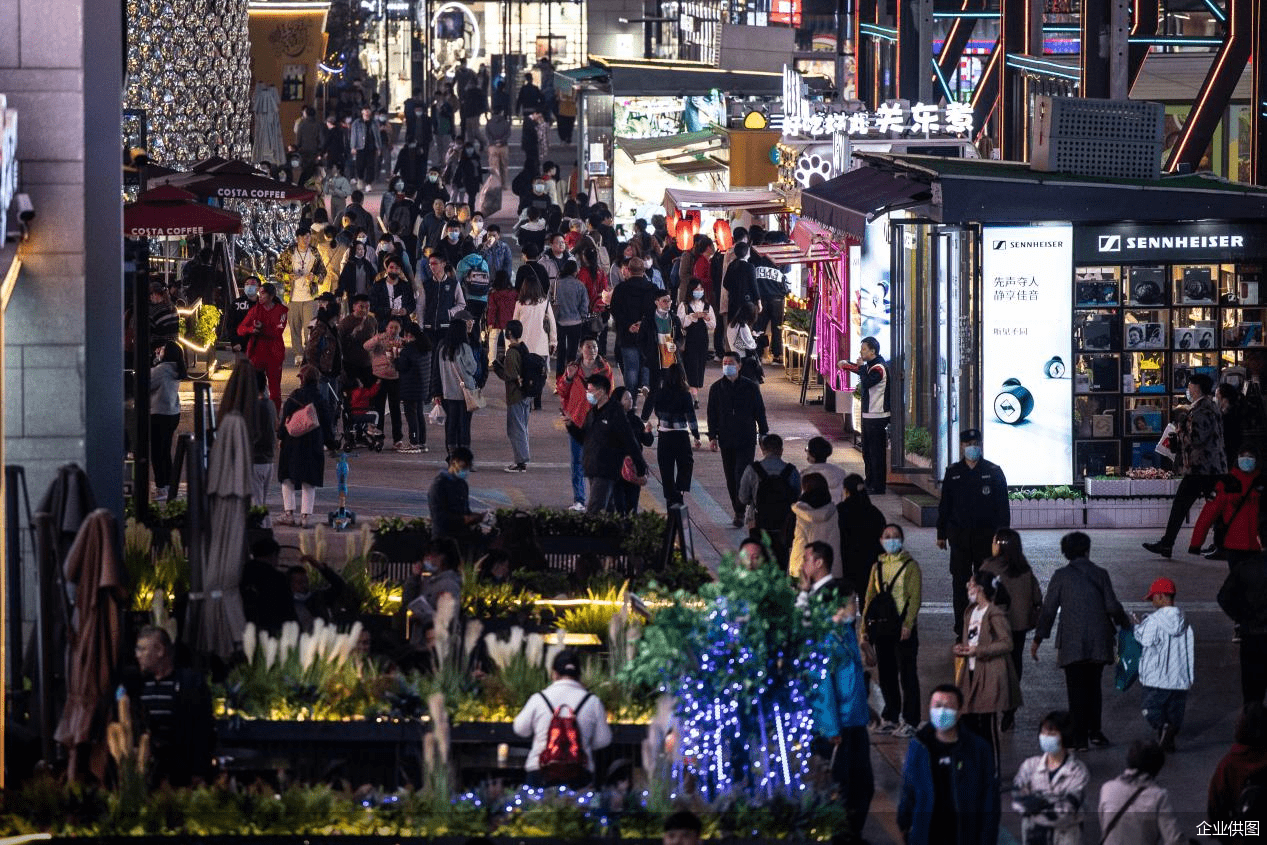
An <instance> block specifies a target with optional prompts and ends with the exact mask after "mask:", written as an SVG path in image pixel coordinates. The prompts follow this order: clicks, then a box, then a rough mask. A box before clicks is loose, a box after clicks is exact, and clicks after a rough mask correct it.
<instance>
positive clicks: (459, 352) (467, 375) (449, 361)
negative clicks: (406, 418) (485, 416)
mask: <svg viewBox="0 0 1267 845" xmlns="http://www.w3.org/2000/svg"><path fill="white" fill-rule="evenodd" d="M469 316H470V315H468V314H467V313H466V312H465V311H459V312H458V313H456V314H454V315H453V320H452V322H450V323H449V326H448V329H447V330H446V334H445V336H444V340H443V341H442V342H441V343H440V349H439V353H440V354H439V359H440V361H439V364H440V387H441V395H440V396H439V397H437V400H438V404H443V406H444V449H445V454H446V455H452V454H453V450H454V449H456V448H457V447H459V446H464V447H466V448H467V449H469V448H471V416H472V414H473V413H474V411H473V410H471V409H470V408H468V407H467V404H466V397H467V395H468V394H469V393H471V392H473V391H475V390H477V389H478V388H479V385H478V383H477V381H476V374H477V373H476V363H475V353H474V352H472V351H471V344H470V342H469V341H470V331H471V328H470V324H469V323H468V322H467V319H468V318H469ZM471 322H474V321H471Z"/></svg>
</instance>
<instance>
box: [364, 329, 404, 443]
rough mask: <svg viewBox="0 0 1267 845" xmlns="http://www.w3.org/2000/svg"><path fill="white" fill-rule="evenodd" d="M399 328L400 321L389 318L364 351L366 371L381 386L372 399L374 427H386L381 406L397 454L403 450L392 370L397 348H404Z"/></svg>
mask: <svg viewBox="0 0 1267 845" xmlns="http://www.w3.org/2000/svg"><path fill="white" fill-rule="evenodd" d="M403 325H404V318H402V317H391V318H390V319H389V320H388V321H387V322H386V323H385V324H384V326H385V328H384V330H383V331H381V332H379V333H378V334H376V335H374V336H373V337H371V338H370V339H369V340H367V341H365V349H366V351H368V352H369V353H370V367H371V369H372V370H373V371H374V376H375V378H377V379H379V381H381V382H382V387H381V388H379V391H378V394H377V395H376V396H375V397H374V402H375V404H376V405H377V410H378V421H379V422H378V424H379V426H381V427H384V428H385V427H386V426H383V420H384V419H385V413H384V410H385V409H384V406H386V410H387V411H390V412H391V417H392V440H394V441H395V446H396V451H397V452H400V451H403V450H404V448H405V444H404V442H403V440H402V438H401V432H400V373H399V372H397V370H396V358H397V356H399V355H400V349H401V347H402V346H404V345H405V338H404V337H403V336H402V334H401V327H402V326H403Z"/></svg>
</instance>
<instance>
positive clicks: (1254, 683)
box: [1219, 521, 1267, 704]
mask: <svg viewBox="0 0 1267 845" xmlns="http://www.w3.org/2000/svg"><path fill="white" fill-rule="evenodd" d="M1258 533H1259V536H1267V522H1261V521H1260V522H1259V527H1258ZM1219 607H1221V608H1223V612H1224V613H1226V614H1227V615H1228V616H1230V617H1231V618H1232V621H1233V622H1235V623H1236V625H1237V627H1238V628H1239V630H1240V636H1241V643H1240V649H1241V696H1242V697H1243V698H1244V703H1245V704H1250V703H1252V702H1259V703H1261V702H1262V700H1263V695H1264V694H1267V555H1264V554H1261V553H1260V554H1257V555H1255V556H1254V557H1251V558H1248V559H1246V560H1242V561H1241V562H1240V563H1238V564H1236V566H1234V567H1233V568H1232V573H1231V574H1230V575H1228V576H1227V580H1226V581H1225V582H1223V586H1222V588H1221V589H1220V590H1219Z"/></svg>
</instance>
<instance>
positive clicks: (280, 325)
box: [238, 302, 289, 351]
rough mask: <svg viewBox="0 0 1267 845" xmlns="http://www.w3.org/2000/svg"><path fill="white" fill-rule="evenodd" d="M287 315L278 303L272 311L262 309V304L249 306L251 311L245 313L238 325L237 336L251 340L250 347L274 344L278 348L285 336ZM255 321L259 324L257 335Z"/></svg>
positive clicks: (285, 309) (283, 306)
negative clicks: (260, 344)
mask: <svg viewBox="0 0 1267 845" xmlns="http://www.w3.org/2000/svg"><path fill="white" fill-rule="evenodd" d="M288 313H289V311H288V310H287V308H286V306H285V305H282V304H281V303H280V302H276V303H274V304H273V307H272V310H268V309H266V308H264V303H262V302H257V303H255V304H254V305H252V306H251V310H250V311H247V312H246V316H245V317H243V318H242V322H241V323H239V324H238V334H240V335H242V336H243V337H249V338H252V345H255V344H258V343H260V342H263V343H267V344H270V345H271V344H273V343H276V344H278V345H279V346H280V345H281V344H282V343H283V341H282V338H283V337H285V335H286V315H287V314H288ZM256 320H258V321H259V323H260V331H259V334H256V333H255V321H256ZM248 351H249V347H248Z"/></svg>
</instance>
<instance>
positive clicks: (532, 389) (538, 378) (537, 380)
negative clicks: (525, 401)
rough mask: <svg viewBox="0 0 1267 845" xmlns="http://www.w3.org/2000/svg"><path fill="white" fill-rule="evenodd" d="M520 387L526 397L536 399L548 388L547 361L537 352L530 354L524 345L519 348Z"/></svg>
mask: <svg viewBox="0 0 1267 845" xmlns="http://www.w3.org/2000/svg"><path fill="white" fill-rule="evenodd" d="M519 386H520V387H521V388H522V389H523V392H524V397H525V398H530V399H536V398H537V397H539V396H540V395H541V391H542V390H544V389H545V386H546V359H545V358H542V357H541V356H540V355H538V354H537V353H535V352H529V351H528V350H527V349H526V348H525V347H524V346H523V345H522V344H521V345H520V347H519Z"/></svg>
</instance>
